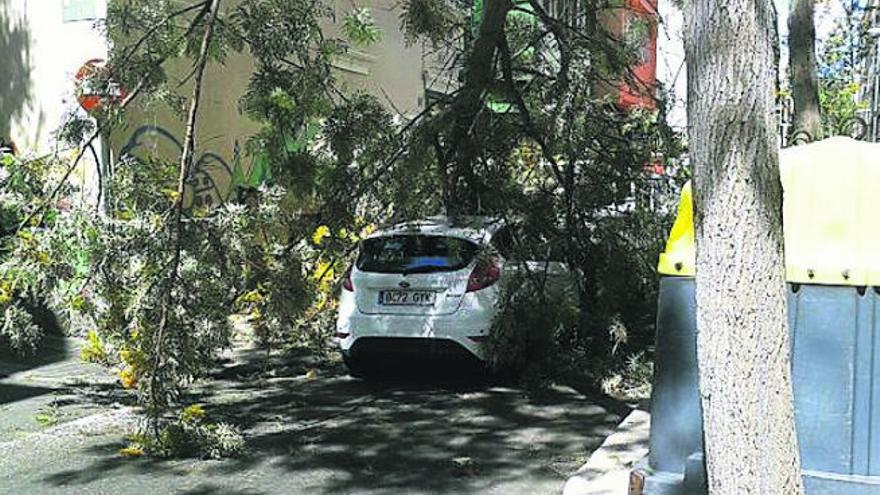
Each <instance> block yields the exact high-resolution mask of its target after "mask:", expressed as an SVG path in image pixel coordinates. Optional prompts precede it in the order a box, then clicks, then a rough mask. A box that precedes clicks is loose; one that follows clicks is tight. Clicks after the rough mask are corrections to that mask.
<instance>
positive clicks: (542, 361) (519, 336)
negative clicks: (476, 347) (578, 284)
mask: <svg viewBox="0 0 880 495" xmlns="http://www.w3.org/2000/svg"><path fill="white" fill-rule="evenodd" d="M554 289H555V290H554ZM568 296H573V294H568ZM498 308H499V310H498V312H497V314H496V316H495V319H494V320H493V322H492V327H491V329H490V331H489V336H488V339H487V340H486V342H485V344H484V346H483V351H484V353H485V357H486V360H487V362H488V363H489V364H490V366H491V367H492V368H493V369H495V370H499V371H505V372H516V373H523V374H524V376H525V380H526V381H527V382H532V383H540V382H541V381H543V380H545V379H548V378H554V377H555V376H556V375H558V373H560V372H561V371H562V369H561V366H560V365H561V362H560V360H559V359H560V357H562V356H563V355H564V350H565V349H564V346H565V345H566V344H569V343H571V342H572V341H573V340H574V337H576V335H577V327H578V320H579V312H580V310H579V308H578V305H577V300H576V298H575V297H566V295H565V294H564V291H562V290H559V288H558V287H551V286H550V285H548V281H547V277H546V274H545V273H542V272H531V273H529V272H526V273H520V274H518V275H517V276H516V277H513V278H511V279H508V281H507V282H506V283H505V284H504V286H502V288H501V297H500V298H499V306H498Z"/></svg>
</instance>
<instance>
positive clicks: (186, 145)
mask: <svg viewBox="0 0 880 495" xmlns="http://www.w3.org/2000/svg"><path fill="white" fill-rule="evenodd" d="M220 1H221V0H211V3H210V5H209V6H208V13H207V14H208V15H207V19H206V21H205V31H204V34H203V35H202V43H201V46H200V48H199V56H198V58H197V59H196V61H195V66H194V72H193V74H194V78H193V92H192V97H191V98H190V104H189V111H188V113H187V118H186V134H185V136H184V140H183V152H182V153H181V155H180V166H179V175H178V181H177V196H176V197H175V198H174V203H173V204H172V206H171V208H172V211H171V221H172V224H171V226H170V228H171V236H172V238H171V239H170V241H171V243H172V244H171V249H172V254H171V256H172V257H171V262H170V266H169V268H168V276H167V278H166V279H165V283H164V287H163V288H162V293H161V294H162V301H161V304H160V318H159V325H158V328H157V330H156V332H157V333H156V338H155V348H154V349H153V356H151V358H152V359H153V370H152V377H151V386H150V391H149V393H150V398H149V400H150V404H151V413H152V417H151V423H152V426H153V434H154V435H155V436H156V438H158V437H159V434H160V432H159V419H160V412H161V411H162V409H163V406H164V405H165V399H164V397H161V396H160V392H159V391H160V390H162V387H161V384H160V383H159V381H160V380H161V374H160V373H159V370H160V369H161V368H162V366H163V363H164V362H166V361H167V359H168V356H166V353H167V351H166V349H165V346H166V342H167V340H166V339H168V338H169V337H170V338H174V337H175V336H174V335H169V334H172V333H173V328H171V325H170V324H169V315H168V311H169V309H170V308H171V306H172V301H171V297H172V289H173V287H174V286H175V284H176V283H177V281H178V278H179V277H180V258H181V247H182V246H181V242H180V241H181V237H182V235H183V201H184V194H185V193H186V181H187V179H188V178H189V175H190V171H191V170H192V165H193V154H194V150H195V135H196V122H197V120H198V114H199V103H200V102H201V95H202V81H203V78H204V74H205V67H206V66H207V64H208V51H209V48H210V45H211V40H212V39H213V37H214V25H215V24H216V22H217V12H218V11H219V10H220Z"/></svg>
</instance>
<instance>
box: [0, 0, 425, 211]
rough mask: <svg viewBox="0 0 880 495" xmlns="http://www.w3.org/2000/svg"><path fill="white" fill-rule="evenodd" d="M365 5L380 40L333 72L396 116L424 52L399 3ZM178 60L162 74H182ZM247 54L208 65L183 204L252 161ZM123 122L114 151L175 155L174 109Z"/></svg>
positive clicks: (412, 92)
mask: <svg viewBox="0 0 880 495" xmlns="http://www.w3.org/2000/svg"><path fill="white" fill-rule="evenodd" d="M0 1H2V0H0ZM356 4H357V5H358V6H360V7H368V8H370V11H371V13H372V15H373V17H374V19H375V21H376V24H377V25H378V26H379V27H380V28H381V30H382V38H381V40H380V41H379V42H378V43H376V44H374V45H371V46H369V47H352V49H351V50H350V51H349V52H348V53H347V54H346V55H344V56H342V57H340V58H339V60H338V61H337V62H336V64H335V67H336V69H337V72H336V75H337V77H338V78H339V81H340V83H341V85H342V87H343V88H344V89H345V90H346V91H357V90H360V91H365V92H368V93H370V94H372V95H374V96H376V97H377V98H379V100H380V101H382V102H384V103H385V104H386V105H387V106H388V108H389V110H391V111H392V112H396V113H399V114H400V115H401V117H402V118H406V117H412V116H415V115H416V114H418V113H419V112H420V111H421V110H422V108H423V107H424V105H425V101H424V95H425V91H424V82H423V77H422V74H423V62H422V59H423V56H422V53H423V52H422V47H421V46H420V45H415V46H408V45H407V43H406V42H405V40H404V37H403V34H402V33H401V32H400V27H399V16H400V11H399V7H398V2H396V1H394V0H358V2H356ZM352 5H353V3H352V2H351V1H350V0H337V1H336V2H335V3H334V11H335V12H334V13H335V18H336V19H337V20H341V19H342V18H343V16H344V15H345V13H346V12H347V11H348V10H349V9H351V8H352ZM326 32H327V35H328V36H338V35H339V33H338V29H337V27H336V26H334V25H333V23H332V22H330V21H328V23H327V25H326ZM190 70H191V67H189V66H188V65H186V64H180V67H179V69H178V70H174V69H172V70H169V73H170V74H172V77H173V75H174V74H178V75H185V74H188V73H189V72H190ZM252 71H253V60H252V58H251V57H250V56H248V55H242V54H239V55H233V56H230V57H229V58H228V59H227V60H226V63H225V65H223V66H218V65H216V64H213V65H209V67H208V69H207V72H206V76H205V84H204V87H203V93H202V104H201V107H200V113H199V119H198V127H197V141H196V155H195V174H194V177H193V181H192V183H191V184H190V186H191V187H190V189H191V191H190V193H189V194H187V197H186V206H187V207H191V206H192V207H203V206H209V207H210V206H216V205H218V204H220V203H223V202H224V201H226V200H227V199H228V198H229V197H230V194H232V186H231V184H232V173H233V171H234V169H235V166H236V163H239V164H240V166H241V168H242V169H243V170H244V172H245V174H248V173H249V172H250V170H251V168H252V158H251V157H250V156H248V155H247V153H246V151H245V149H246V143H247V142H248V140H249V139H250V138H251V137H252V136H253V135H254V134H255V133H256V132H257V131H258V125H257V124H256V123H255V122H253V121H251V120H250V119H249V118H248V117H246V116H244V115H242V114H241V113H240V112H239V109H238V103H239V100H240V99H241V97H242V95H243V94H244V92H245V90H246V88H247V85H248V82H249V78H250V75H251V73H252ZM126 121H127V127H126V128H125V129H122V130H120V131H118V132H116V133H115V135H114V137H113V141H114V148H115V151H116V153H117V154H129V155H131V156H134V157H141V158H144V157H146V156H148V155H150V154H153V155H157V154H158V155H159V156H163V157H166V158H168V157H177V156H179V152H180V142H181V141H182V139H183V135H184V129H183V122H182V119H181V117H180V116H178V115H175V114H173V113H172V112H171V111H169V110H168V109H167V108H164V107H153V108H143V107H135V108H134V109H132V110H131V111H129V113H128V115H127V117H126Z"/></svg>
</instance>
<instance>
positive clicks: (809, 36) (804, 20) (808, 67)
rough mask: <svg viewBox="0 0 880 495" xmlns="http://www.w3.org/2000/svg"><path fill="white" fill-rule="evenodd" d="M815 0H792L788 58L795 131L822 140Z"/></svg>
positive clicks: (789, 20)
mask: <svg viewBox="0 0 880 495" xmlns="http://www.w3.org/2000/svg"><path fill="white" fill-rule="evenodd" d="M813 4H814V0H793V1H792V2H791V16H790V17H789V18H788V31H789V33H788V60H789V71H790V72H791V94H792V98H793V99H794V122H793V123H792V125H793V129H794V131H795V132H800V131H804V132H806V133H808V134H809V135H810V137H811V138H812V139H813V140H818V139H822V118H821V112H820V110H819V74H818V70H819V69H818V65H817V63H816V25H815V22H814V17H813V15H814V10H815V9H814V8H813V7H814V5H813Z"/></svg>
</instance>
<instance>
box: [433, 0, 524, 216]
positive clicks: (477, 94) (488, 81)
mask: <svg viewBox="0 0 880 495" xmlns="http://www.w3.org/2000/svg"><path fill="white" fill-rule="evenodd" d="M511 8H513V4H512V3H511V2H510V0H486V1H485V3H484V4H483V13H482V19H481V21H480V30H479V32H478V34H477V37H476V39H475V40H474V44H473V47H472V48H471V50H470V53H469V54H468V58H467V60H466V62H465V68H464V87H463V88H462V90H461V91H460V92H459V94H458V96H457V97H456V99H455V101H454V102H453V104H452V106H451V108H450V114H449V115H450V117H451V118H452V119H453V125H452V130H451V132H450V137H449V143H448V147H449V152H448V153H447V156H448V157H449V159H450V161H451V165H452V166H451V167H450V175H449V177H448V187H449V191H448V197H449V203H448V204H447V205H446V209H447V211H449V212H450V213H453V214H459V213H476V211H475V210H476V209H478V207H479V196H480V188H481V185H480V184H477V183H476V182H477V176H476V174H474V173H473V172H474V171H473V167H474V162H475V160H476V157H477V154H478V146H477V145H476V143H475V142H474V136H473V128H474V122H475V121H476V119H477V117H478V116H479V113H480V111H481V110H482V109H483V107H484V97H485V94H486V91H487V90H488V89H489V88H490V86H491V85H492V83H493V82H494V81H495V79H496V75H497V69H496V61H497V54H498V48H499V45H500V43H501V41H502V39H503V38H504V36H505V31H504V28H505V24H506V22H507V13H508V12H510V9H511Z"/></svg>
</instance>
